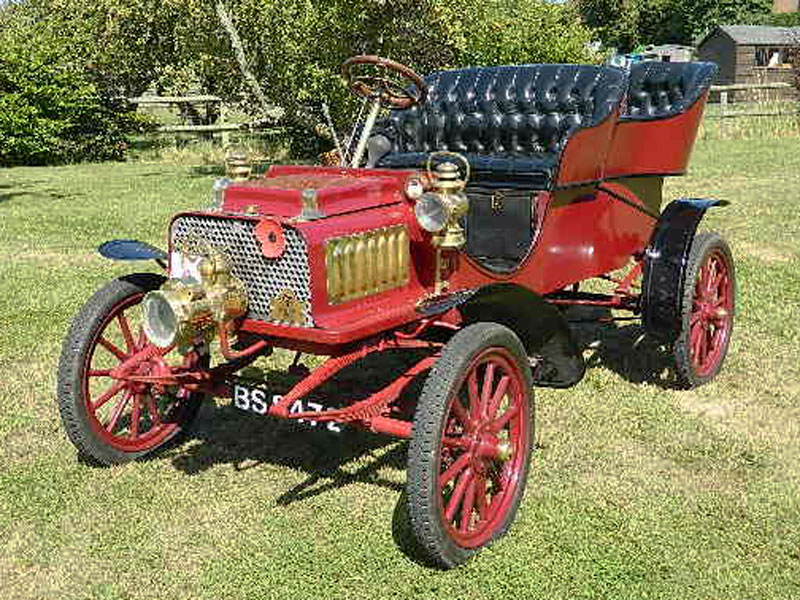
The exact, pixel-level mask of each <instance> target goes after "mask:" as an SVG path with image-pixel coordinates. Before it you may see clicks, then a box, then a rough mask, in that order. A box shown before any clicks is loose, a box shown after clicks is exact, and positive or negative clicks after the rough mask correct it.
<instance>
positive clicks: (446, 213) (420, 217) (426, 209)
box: [414, 192, 450, 233]
mask: <svg viewBox="0 0 800 600" xmlns="http://www.w3.org/2000/svg"><path fill="white" fill-rule="evenodd" d="M414 214H416V216H417V221H418V222H419V225H420V227H422V228H423V229H424V230H425V231H429V232H430V233H439V232H440V231H441V230H442V229H444V227H445V225H447V222H448V221H449V220H450V209H449V207H448V205H447V204H446V203H445V202H444V200H442V198H441V197H440V196H439V194H435V193H433V192H428V193H426V194H423V195H422V197H421V198H420V199H419V200H418V201H417V204H416V206H415V207H414Z"/></svg>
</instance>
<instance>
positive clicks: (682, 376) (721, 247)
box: [672, 231, 736, 389]
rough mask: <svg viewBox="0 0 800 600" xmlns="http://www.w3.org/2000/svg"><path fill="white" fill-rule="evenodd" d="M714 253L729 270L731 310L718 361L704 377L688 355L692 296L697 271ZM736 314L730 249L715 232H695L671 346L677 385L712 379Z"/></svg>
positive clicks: (694, 384) (725, 350) (692, 385)
mask: <svg viewBox="0 0 800 600" xmlns="http://www.w3.org/2000/svg"><path fill="white" fill-rule="evenodd" d="M715 251H719V252H721V253H722V255H723V256H724V258H725V261H726V263H727V267H728V269H729V277H730V281H731V294H732V302H733V306H732V311H731V322H730V327H731V331H730V332H729V335H728V336H727V338H726V339H725V340H724V344H723V347H722V352H721V356H720V358H719V360H718V361H717V363H716V365H715V367H714V368H713V370H712V371H711V372H709V373H707V374H704V375H701V374H699V373H697V372H696V370H695V368H694V366H693V365H692V358H691V355H690V351H691V350H690V345H691V344H690V342H689V339H690V327H689V323H690V319H691V315H692V306H693V301H694V296H695V283H696V281H697V277H698V274H699V271H700V267H701V266H702V264H703V262H704V261H705V259H706V257H707V256H709V255H710V254H712V253H713V252H715ZM735 313H736V271H735V268H734V264H733V255H732V254H731V249H730V247H729V246H728V243H727V242H726V241H725V239H724V238H723V237H722V236H721V235H720V234H719V233H716V232H713V231H711V232H703V233H698V234H697V235H696V236H695V238H694V240H693V241H692V249H691V251H690V252H689V261H688V265H687V268H686V280H685V282H684V286H683V309H682V312H681V332H680V335H679V336H678V338H677V339H676V340H675V342H674V343H673V346H672V355H673V359H674V361H675V372H676V375H677V378H678V385H679V386H680V387H682V388H684V389H692V388H696V387H699V386H701V385H703V384H706V383H708V382H709V381H711V380H713V379H714V378H715V377H716V376H717V374H718V373H719V371H720V369H722V365H723V364H724V362H725V357H726V356H727V354H728V347H729V345H730V341H731V336H732V334H733V321H734V316H735Z"/></svg>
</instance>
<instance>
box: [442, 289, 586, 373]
mask: <svg viewBox="0 0 800 600" xmlns="http://www.w3.org/2000/svg"><path fill="white" fill-rule="evenodd" d="M448 300H449V302H444V303H442V304H441V305H440V306H439V309H440V310H443V309H447V308H456V307H457V308H458V310H459V312H460V313H461V315H462V318H463V319H464V322H465V323H466V324H468V323H475V322H478V321H492V322H495V323H500V324H501V325H505V326H506V327H508V328H510V329H511V330H513V331H514V332H515V333H516V334H517V336H518V337H519V339H520V341H521V342H522V343H523V345H524V346H525V350H526V352H527V353H528V356H530V357H532V358H534V359H538V365H536V368H534V380H535V383H536V385H539V386H544V387H557V388H566V387H571V386H573V385H575V384H576V383H578V382H579V381H580V380H581V379H583V376H584V374H585V373H586V363H585V361H584V359H583V354H582V353H581V351H580V348H579V347H578V344H577V343H576V341H575V339H574V338H573V337H572V332H571V331H570V328H569V325H568V324H567V321H566V319H565V318H564V316H563V315H562V313H561V311H559V310H558V309H557V308H556V307H555V306H553V305H552V304H550V303H548V302H547V301H546V300H544V298H542V297H541V296H539V295H537V294H535V293H534V292H532V291H530V290H528V289H525V288H523V287H520V286H517V285H512V284H496V285H489V286H486V287H483V288H480V289H477V290H470V291H468V292H460V293H458V294H453V296H452V297H451V298H449V299H448Z"/></svg>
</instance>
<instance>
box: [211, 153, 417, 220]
mask: <svg viewBox="0 0 800 600" xmlns="http://www.w3.org/2000/svg"><path fill="white" fill-rule="evenodd" d="M412 173H414V171H396V170H395V171H390V170H386V169H384V170H380V169H342V168H339V167H308V166H274V167H272V168H270V170H269V172H268V173H267V175H266V176H265V177H263V178H261V179H256V180H253V181H245V182H238V183H235V184H233V185H232V186H230V187H229V188H228V189H227V190H226V191H225V201H224V203H223V206H222V209H223V210H224V211H226V212H244V211H245V210H249V211H252V212H254V213H255V214H258V215H273V216H278V217H285V218H292V217H298V216H299V215H300V213H301V210H302V201H301V197H302V194H303V192H304V191H305V190H314V191H315V193H316V197H317V205H318V207H319V212H320V213H321V214H322V215H325V216H332V215H339V214H344V213H348V212H354V211H357V210H363V209H365V208H370V207H373V206H382V205H385V204H392V203H394V202H400V201H402V200H403V198H404V193H403V190H404V187H405V181H406V179H408V177H409V175H411V174H412Z"/></svg>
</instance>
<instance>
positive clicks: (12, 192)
mask: <svg viewBox="0 0 800 600" xmlns="http://www.w3.org/2000/svg"><path fill="white" fill-rule="evenodd" d="M41 183H43V182H41V181H31V182H26V183H17V184H0V203H3V202H8V201H10V200H13V199H15V198H22V197H24V196H28V197H29V198H31V199H48V198H51V199H55V200H72V199H74V198H77V197H78V195H79V194H72V193H68V192H64V191H62V190H57V189H53V188H38V185H39V184H41ZM28 188H34V189H28Z"/></svg>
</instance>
